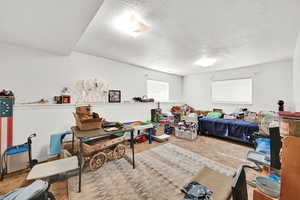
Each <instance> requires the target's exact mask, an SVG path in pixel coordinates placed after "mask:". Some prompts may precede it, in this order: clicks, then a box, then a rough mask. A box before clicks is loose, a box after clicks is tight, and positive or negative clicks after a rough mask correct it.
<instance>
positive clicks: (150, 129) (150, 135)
mask: <svg viewBox="0 0 300 200" xmlns="http://www.w3.org/2000/svg"><path fill="white" fill-rule="evenodd" d="M152 130H153V128H149V139H148V140H149V144H152Z"/></svg>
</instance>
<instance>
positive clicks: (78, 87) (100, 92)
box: [72, 78, 108, 103]
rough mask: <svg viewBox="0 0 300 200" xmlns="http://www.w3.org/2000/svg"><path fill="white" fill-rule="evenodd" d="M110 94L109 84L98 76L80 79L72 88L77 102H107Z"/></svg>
mask: <svg viewBox="0 0 300 200" xmlns="http://www.w3.org/2000/svg"><path fill="white" fill-rule="evenodd" d="M107 94H108V84H107V83H106V82H105V81H103V80H99V79H97V78H95V79H89V80H79V81H77V82H76V83H75V85H74V87H73V89H72V96H73V97H74V100H75V102H76V103H97V102H105V101H106V99H107Z"/></svg>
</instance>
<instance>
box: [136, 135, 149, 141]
mask: <svg viewBox="0 0 300 200" xmlns="http://www.w3.org/2000/svg"><path fill="white" fill-rule="evenodd" d="M135 141H136V142H137V143H143V142H146V141H147V137H146V136H145V135H140V136H138V137H137V138H136V139H135Z"/></svg>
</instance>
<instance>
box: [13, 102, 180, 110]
mask: <svg viewBox="0 0 300 200" xmlns="http://www.w3.org/2000/svg"><path fill="white" fill-rule="evenodd" d="M157 103H158V102H145V103H143V102H131V101H123V102H121V103H108V102H98V103H80V104H51V103H48V104H15V105H14V110H35V109H69V108H75V107H77V106H85V105H91V106H92V107H98V106H119V105H157ZM160 104H162V105H166V104H174V105H178V104H184V103H183V102H182V101H169V102H160Z"/></svg>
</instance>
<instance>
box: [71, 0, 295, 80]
mask: <svg viewBox="0 0 300 200" xmlns="http://www.w3.org/2000/svg"><path fill="white" fill-rule="evenodd" d="M299 10H300V1H299V0H188V1H183V0H156V1H149V0H106V1H105V2H104V4H103V5H102V7H101V9H100V10H99V11H98V13H97V15H96V17H95V18H94V19H93V21H92V22H91V24H90V25H89V27H88V29H87V31H86V32H85V33H84V35H83V36H82V38H81V39H80V41H79V43H78V44H77V46H76V50H77V51H80V52H84V53H89V54H93V55H97V56H103V57H107V58H112V59H115V60H119V61H123V62H126V63H132V64H135V65H139V66H143V67H147V68H151V69H155V70H160V71H164V72H169V73H175V74H181V75H184V74H191V73H197V72H202V71H205V70H219V69H228V68H235V67H243V66H249V65H254V64H259V63H265V62H272V61H277V60H282V59H287V58H291V57H292V54H293V51H294V48H295V43H296V38H297V34H298V31H299V30H300V12H299ZM125 12H134V13H137V14H138V15H140V16H141V17H142V18H143V20H144V21H145V22H146V23H147V24H148V25H149V26H150V30H148V31H147V32H145V33H142V34H141V35H140V36H139V37H136V38H133V37H131V36H129V35H126V34H124V33H123V32H120V31H119V30H118V29H117V28H116V27H114V24H113V22H114V20H115V18H117V17H119V16H122V14H123V13H125ZM202 55H206V56H210V57H216V58H217V59H218V62H217V63H216V64H215V66H214V67H208V68H203V67H200V66H196V65H195V64H194V62H195V61H196V60H198V59H199V58H200V57H201V56H202Z"/></svg>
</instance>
